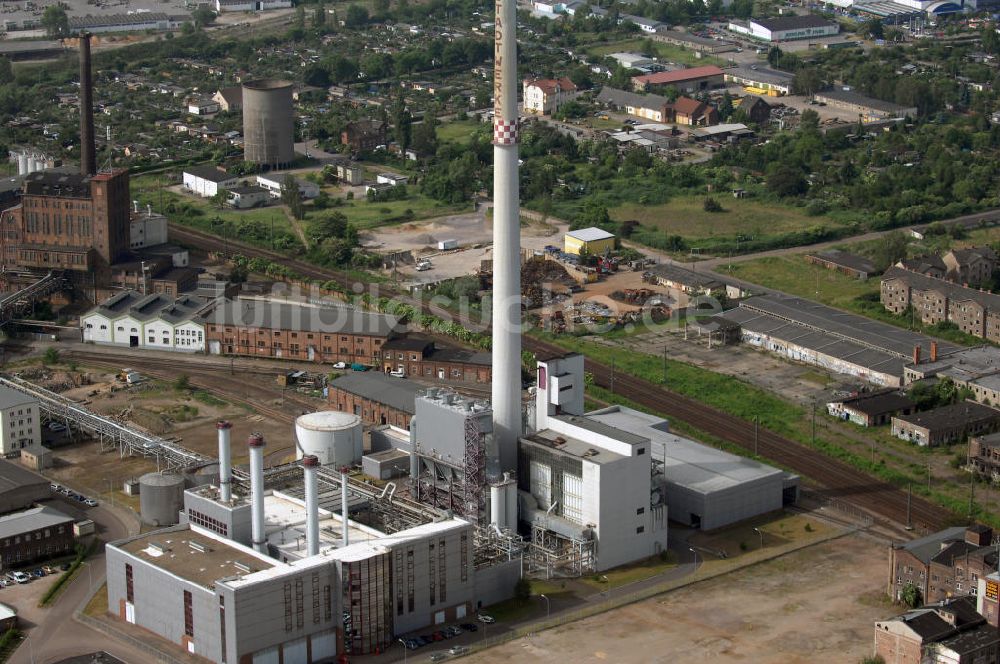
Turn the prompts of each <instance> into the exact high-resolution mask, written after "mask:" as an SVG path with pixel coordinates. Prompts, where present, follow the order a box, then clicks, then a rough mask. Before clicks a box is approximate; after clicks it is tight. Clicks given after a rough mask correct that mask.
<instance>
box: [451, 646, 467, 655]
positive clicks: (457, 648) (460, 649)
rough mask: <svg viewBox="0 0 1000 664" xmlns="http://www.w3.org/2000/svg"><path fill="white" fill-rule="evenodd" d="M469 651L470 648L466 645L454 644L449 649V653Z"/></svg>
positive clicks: (458, 653) (460, 653) (462, 653)
mask: <svg viewBox="0 0 1000 664" xmlns="http://www.w3.org/2000/svg"><path fill="white" fill-rule="evenodd" d="M467 652H469V649H468V648H466V647H465V646H452V647H451V648H449V649H448V654H449V655H464V654H465V653H467Z"/></svg>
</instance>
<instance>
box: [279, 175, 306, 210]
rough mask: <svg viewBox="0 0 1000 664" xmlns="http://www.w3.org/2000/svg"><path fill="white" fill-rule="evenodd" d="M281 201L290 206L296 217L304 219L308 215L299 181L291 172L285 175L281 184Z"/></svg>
mask: <svg viewBox="0 0 1000 664" xmlns="http://www.w3.org/2000/svg"><path fill="white" fill-rule="evenodd" d="M281 202H282V203H284V204H285V205H287V206H288V209H289V211H290V212H291V213H292V216H293V217H295V218H296V219H302V218H304V217H305V216H306V213H305V206H304V205H303V204H302V190H301V189H300V188H299V181H298V180H296V179H295V176H294V175H292V174H291V173H288V174H287V175H285V181H284V182H283V183H282V185H281Z"/></svg>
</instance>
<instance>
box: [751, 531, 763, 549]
mask: <svg viewBox="0 0 1000 664" xmlns="http://www.w3.org/2000/svg"><path fill="white" fill-rule="evenodd" d="M753 531H754V532H755V533H757V534H758V535H760V548H762V549H763V548H764V533H763V532H762V531H761V529H760V528H754V529H753Z"/></svg>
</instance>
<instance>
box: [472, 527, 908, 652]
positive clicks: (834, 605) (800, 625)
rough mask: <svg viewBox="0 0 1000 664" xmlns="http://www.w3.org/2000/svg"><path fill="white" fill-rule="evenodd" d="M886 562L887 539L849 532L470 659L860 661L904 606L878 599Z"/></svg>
mask: <svg viewBox="0 0 1000 664" xmlns="http://www.w3.org/2000/svg"><path fill="white" fill-rule="evenodd" d="M885 564H886V560H885V546H884V545H883V544H878V543H876V542H873V541H872V540H869V539H867V538H860V537H844V538H840V539H837V540H833V541H830V542H827V543H825V544H821V545H817V546H815V547H812V548H809V549H806V550H803V551H800V552H798V553H794V554H790V555H789V556H786V557H784V558H779V559H777V560H773V561H771V562H767V563H763V564H761V565H759V566H756V567H753V568H750V569H748V570H745V571H742V572H738V573H736V574H732V575H726V576H723V577H720V578H717V579H715V580H712V581H708V582H705V583H701V584H698V585H695V586H692V587H690V588H686V589H683V590H679V591H676V592H673V593H669V594H667V595H665V596H661V597H659V598H654V599H650V600H646V601H644V602H640V603H638V604H633V605H630V606H626V607H623V608H620V609H615V610H613V611H611V612H610V613H606V614H602V615H599V616H595V617H593V618H588V619H586V620H582V621H579V622H576V623H572V624H569V625H566V626H564V627H559V628H556V629H553V630H548V631H545V632H542V633H540V634H536V635H534V636H532V637H531V638H527V639H520V640H518V641H514V642H512V643H508V644H505V645H503V646H499V647H497V648H493V649H492V650H488V651H486V652H484V653H481V654H477V655H474V656H472V657H470V658H469V660H470V661H472V662H477V663H481V664H494V663H495V664H506V663H507V662H509V661H532V662H563V661H565V659H566V654H567V653H572V654H573V659H574V661H576V662H592V661H612V662H642V663H648V662H678V661H704V662H754V663H755V664H766V663H772V662H773V663H774V664H778V663H780V664H795V663H803V664H804V663H806V662H809V663H812V662H857V661H858V660H859V659H861V658H862V657H863V656H865V655H867V654H870V652H871V643H872V624H873V623H874V621H875V620H878V619H882V618H885V617H887V616H890V615H894V614H895V613H898V611H897V610H895V609H894V608H893V607H891V606H887V605H886V604H885V603H884V602H883V601H882V600H881V599H880V591H881V588H882V586H883V582H884V576H885V570H884V567H885ZM830 579H837V583H836V585H835V586H833V587H831V585H830ZM817 589H822V590H823V592H817Z"/></svg>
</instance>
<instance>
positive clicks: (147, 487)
mask: <svg viewBox="0 0 1000 664" xmlns="http://www.w3.org/2000/svg"><path fill="white" fill-rule="evenodd" d="M182 509H184V476H183V475H178V474H175V473H146V474H145V475H143V476H142V477H140V478H139V511H140V513H141V515H142V522H143V523H145V524H148V525H150V526H172V525H174V524H176V523H177V513H178V512H180V511H181V510H182Z"/></svg>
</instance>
